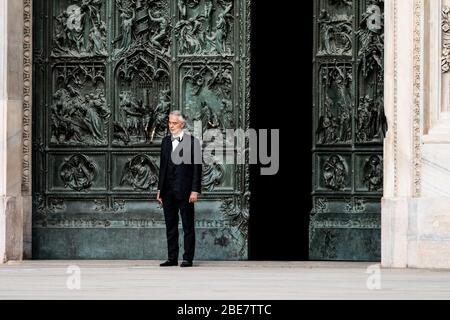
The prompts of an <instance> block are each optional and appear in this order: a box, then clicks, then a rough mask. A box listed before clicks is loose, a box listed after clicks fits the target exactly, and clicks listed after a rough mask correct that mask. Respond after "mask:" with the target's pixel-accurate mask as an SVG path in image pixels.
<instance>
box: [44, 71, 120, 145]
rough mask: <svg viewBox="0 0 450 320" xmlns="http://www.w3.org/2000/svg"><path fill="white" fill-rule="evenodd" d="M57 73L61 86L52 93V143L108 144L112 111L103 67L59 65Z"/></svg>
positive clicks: (57, 79)
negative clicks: (106, 93) (108, 125)
mask: <svg viewBox="0 0 450 320" xmlns="http://www.w3.org/2000/svg"><path fill="white" fill-rule="evenodd" d="M55 76H56V81H57V83H58V87H59V89H58V90H56V92H55V93H54V94H53V104H52V106H51V110H50V123H51V133H52V137H51V142H52V143H55V144H83V145H102V144H106V143H107V124H108V121H109V118H110V116H111V111H110V108H109V106H108V105H107V104H106V98H105V94H104V81H105V79H104V71H103V69H102V67H96V66H87V65H86V66H85V65H78V66H77V65H72V66H67V65H64V66H58V67H56V69H55Z"/></svg>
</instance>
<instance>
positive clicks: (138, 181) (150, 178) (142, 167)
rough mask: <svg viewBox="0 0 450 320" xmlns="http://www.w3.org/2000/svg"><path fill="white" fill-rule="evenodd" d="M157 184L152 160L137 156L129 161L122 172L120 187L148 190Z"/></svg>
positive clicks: (156, 175) (156, 174)
mask: <svg viewBox="0 0 450 320" xmlns="http://www.w3.org/2000/svg"><path fill="white" fill-rule="evenodd" d="M157 182H158V172H157V170H156V166H155V165H154V164H153V162H152V160H151V159H150V158H149V157H147V156H145V155H138V156H136V157H134V158H133V159H131V160H129V161H128V162H127V164H126V165H125V168H124V169H123V171H122V178H121V179H120V185H121V186H123V185H127V186H132V187H133V188H134V189H138V190H143V191H144V190H149V189H150V188H152V187H154V186H155V185H156V183H157Z"/></svg>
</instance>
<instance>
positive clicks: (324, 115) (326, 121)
mask: <svg viewBox="0 0 450 320" xmlns="http://www.w3.org/2000/svg"><path fill="white" fill-rule="evenodd" d="M321 75H322V77H321V82H322V83H321V87H322V92H323V102H322V107H321V108H320V114H319V119H318V123H317V129H316V136H317V142H318V143H319V144H334V143H348V142H350V141H351V139H352V108H353V103H352V94H351V82H352V68H350V67H347V66H345V65H338V64H335V65H334V66H326V67H324V68H323V69H322V72H321Z"/></svg>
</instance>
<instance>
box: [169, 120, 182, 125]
mask: <svg viewBox="0 0 450 320" xmlns="http://www.w3.org/2000/svg"><path fill="white" fill-rule="evenodd" d="M179 124H181V122H172V121H169V126H170V125H174V126H176V125H179Z"/></svg>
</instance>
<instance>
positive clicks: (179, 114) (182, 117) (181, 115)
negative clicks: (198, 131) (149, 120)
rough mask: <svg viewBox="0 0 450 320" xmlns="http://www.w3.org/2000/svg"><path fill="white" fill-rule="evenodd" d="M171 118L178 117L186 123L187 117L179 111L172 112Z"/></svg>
mask: <svg viewBox="0 0 450 320" xmlns="http://www.w3.org/2000/svg"><path fill="white" fill-rule="evenodd" d="M169 116H177V117H178V118H179V119H180V120H181V121H182V122H183V123H186V117H185V116H184V115H183V114H182V113H181V111H179V110H174V111H172V112H171V113H170V114H169Z"/></svg>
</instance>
